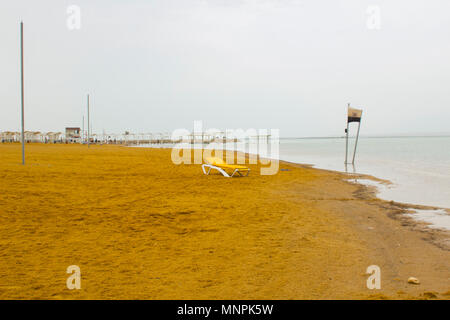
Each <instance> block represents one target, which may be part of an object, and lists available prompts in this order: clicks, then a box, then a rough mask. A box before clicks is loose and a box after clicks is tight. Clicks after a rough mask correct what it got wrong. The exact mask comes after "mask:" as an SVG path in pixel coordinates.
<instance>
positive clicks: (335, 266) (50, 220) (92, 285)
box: [0, 144, 450, 299]
mask: <svg viewBox="0 0 450 320" xmlns="http://www.w3.org/2000/svg"><path fill="white" fill-rule="evenodd" d="M20 150H21V149H20V145H19V144H2V145H0V166H1V167H0V298H2V299H22V298H27V299H36V298H39V299H119V298H120V299H230V298H231V299H305V298H307V299H317V298H366V297H375V298H383V297H384V296H382V295H378V296H377V294H379V293H377V292H373V291H370V290H368V289H367V288H366V278H367V275H365V274H364V273H365V268H366V267H367V266H368V265H369V264H370V263H372V261H370V253H369V251H370V250H369V248H368V247H369V246H368V245H367V243H365V241H364V239H362V238H361V235H360V233H359V232H358V231H357V230H356V229H355V228H354V226H353V225H352V223H349V221H348V220H346V218H344V217H343V215H341V214H338V213H336V212H333V210H329V209H328V207H327V204H326V203H328V202H329V201H338V202H339V203H341V204H343V205H346V204H348V203H352V205H354V206H356V207H358V205H359V204H358V203H360V202H362V200H360V199H357V198H355V197H354V196H353V195H352V194H353V192H354V191H355V188H356V187H354V186H352V185H349V184H348V183H344V182H342V181H341V180H342V179H341V177H340V176H339V175H338V174H336V173H332V172H325V171H319V170H315V169H310V168H306V167H299V166H291V165H288V164H282V165H281V167H282V168H289V171H281V172H279V173H278V174H277V175H274V176H261V175H259V170H258V168H257V167H256V166H250V168H251V169H252V172H251V173H250V176H249V177H246V178H232V179H227V178H224V177H223V176H221V175H210V176H205V175H203V173H202V171H201V168H200V166H199V165H174V164H172V162H171V161H170V150H161V149H144V148H127V147H120V146H91V148H89V149H88V148H87V146H81V145H42V144H31V145H27V164H26V166H22V165H20V160H21V158H20ZM330 186H331V187H330ZM330 188H332V189H330ZM340 189H341V190H340ZM329 190H336V193H330V192H329ZM336 203H337V202H336ZM331 207H333V208H338V207H339V205H337V204H336V205H332V206H331ZM350 207H351V205H350V206H348V207H347V208H350ZM358 208H360V207H358ZM377 210H378V209H377ZM447 257H448V256H447ZM69 265H78V266H79V267H80V268H81V273H82V280H81V286H82V289H81V290H68V289H67V287H66V279H67V277H68V276H69V275H68V274H66V268H67V267H68V266H69ZM396 289H398V288H393V289H391V290H389V291H388V292H387V293H386V294H389V295H390V296H398V295H397V294H396V293H395V291H394V290H396ZM447 289H450V287H447ZM414 294H415V293H414ZM417 295H418V294H417Z"/></svg>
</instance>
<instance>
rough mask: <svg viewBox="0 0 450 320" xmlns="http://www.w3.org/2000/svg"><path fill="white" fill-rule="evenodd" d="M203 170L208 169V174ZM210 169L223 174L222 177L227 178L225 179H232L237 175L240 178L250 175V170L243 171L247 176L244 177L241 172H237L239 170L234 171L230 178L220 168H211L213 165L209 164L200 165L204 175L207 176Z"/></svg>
mask: <svg viewBox="0 0 450 320" xmlns="http://www.w3.org/2000/svg"><path fill="white" fill-rule="evenodd" d="M205 168H208V172H206V169H205ZM212 169H216V170H217V171H219V172H220V173H221V174H223V176H224V177H227V178H231V177H233V176H234V175H235V174H239V175H240V176H241V177H246V176H248V174H249V173H250V169H248V170H245V171H246V172H247V174H246V175H245V176H244V175H243V174H242V172H240V171H239V169H234V171H233V174H232V175H231V176H230V175H229V174H228V173H227V172H226V171H225V170H223V169H222V168H220V167H217V166H213V165H211V164H206V163H205V164H202V170H203V173H204V174H206V175H209V173H210V172H211V170H212Z"/></svg>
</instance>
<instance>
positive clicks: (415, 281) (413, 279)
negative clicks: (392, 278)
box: [408, 277, 420, 284]
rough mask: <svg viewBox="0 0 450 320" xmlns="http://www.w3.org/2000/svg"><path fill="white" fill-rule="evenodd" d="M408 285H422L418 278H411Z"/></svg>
mask: <svg viewBox="0 0 450 320" xmlns="http://www.w3.org/2000/svg"><path fill="white" fill-rule="evenodd" d="M408 283H411V284H420V281H419V279H417V278H414V277H410V278H409V279H408Z"/></svg>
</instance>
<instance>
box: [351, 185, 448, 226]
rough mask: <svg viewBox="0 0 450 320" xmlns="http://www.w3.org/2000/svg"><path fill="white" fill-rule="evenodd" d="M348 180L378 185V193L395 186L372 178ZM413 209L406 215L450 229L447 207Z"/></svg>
mask: <svg viewBox="0 0 450 320" xmlns="http://www.w3.org/2000/svg"><path fill="white" fill-rule="evenodd" d="M348 181H350V182H356V183H360V184H363V185H366V186H372V187H376V188H377V193H383V191H386V190H388V189H390V188H392V187H393V186H392V185H389V184H386V183H382V182H378V181H374V180H370V179H348ZM411 210H414V213H407V214H406V215H407V216H409V217H411V218H413V219H414V220H417V221H422V222H426V223H428V226H429V227H430V228H433V229H444V230H450V214H448V213H447V212H446V210H445V209H437V210H422V209H411Z"/></svg>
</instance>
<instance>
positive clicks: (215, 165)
mask: <svg viewBox="0 0 450 320" xmlns="http://www.w3.org/2000/svg"><path fill="white" fill-rule="evenodd" d="M205 162H206V163H204V164H202V169H203V173H204V174H206V175H208V174H209V173H210V172H211V170H212V169H215V170H217V171H219V172H220V173H221V174H223V175H224V176H225V177H227V178H230V177H233V176H234V175H239V176H241V177H243V176H245V177H246V176H248V174H249V173H250V168H247V167H246V166H239V165H234V164H228V163H226V162H225V161H223V160H222V159H220V158H216V157H212V158H206V159H205ZM226 170H230V171H231V170H233V172H232V174H231V175H230V174H229V173H228V172H227V171H226Z"/></svg>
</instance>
